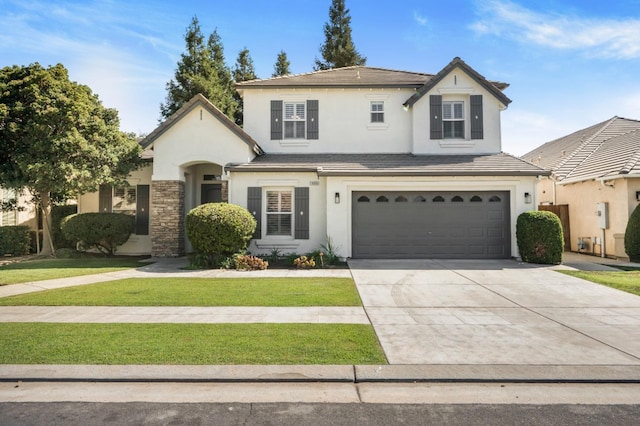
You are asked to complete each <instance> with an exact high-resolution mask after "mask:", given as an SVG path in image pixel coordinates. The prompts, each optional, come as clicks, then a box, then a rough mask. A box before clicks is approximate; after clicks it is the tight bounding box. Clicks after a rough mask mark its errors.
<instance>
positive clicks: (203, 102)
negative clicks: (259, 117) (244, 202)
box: [139, 93, 264, 155]
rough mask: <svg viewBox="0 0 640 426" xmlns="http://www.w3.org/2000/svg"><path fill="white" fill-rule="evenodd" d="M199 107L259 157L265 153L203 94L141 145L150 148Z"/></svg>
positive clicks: (166, 121)
mask: <svg viewBox="0 0 640 426" xmlns="http://www.w3.org/2000/svg"><path fill="white" fill-rule="evenodd" d="M198 105H200V106H202V107H203V108H204V109H205V110H207V111H208V112H209V113H210V114H211V115H212V116H214V117H215V118H217V119H218V120H219V121H220V122H221V123H222V124H223V125H224V126H226V127H227V128H228V129H229V130H231V131H232V132H233V133H235V135H236V136H238V137H239V138H240V140H242V141H243V142H244V143H246V144H247V145H249V147H250V148H251V149H252V150H253V151H254V152H255V153H256V154H257V155H262V154H263V153H264V151H263V150H262V148H261V147H260V145H258V143H257V142H256V141H255V140H254V139H253V138H252V137H251V136H249V134H247V133H246V132H245V131H244V130H243V129H242V128H241V127H240V126H238V125H237V124H236V123H234V122H233V120H231V119H230V118H229V117H227V116H226V115H225V114H224V113H223V112H222V111H220V110H219V109H218V107H216V106H215V105H214V104H213V103H212V102H211V101H210V100H209V99H207V98H206V97H205V96H204V95H203V94H202V93H198V94H196V95H195V96H193V97H192V98H191V99H189V101H188V102H187V103H185V104H184V105H182V106H181V107H180V108H179V109H178V110H177V111H176V112H174V113H173V114H171V116H170V117H169V118H167V119H166V120H165V121H163V122H162V123H161V124H160V125H159V126H158V127H156V128H155V130H154V131H152V132H151V133H149V134H148V135H147V136H146V137H145V138H144V139H143V140H141V141H140V142H139V143H140V145H141V146H142V148H145V149H146V148H149V147H150V146H151V145H152V144H153V143H154V142H155V141H156V140H157V139H158V138H159V137H160V136H161V135H162V134H164V133H165V132H166V131H167V130H169V129H170V128H171V127H173V126H174V125H175V124H176V123H178V122H179V121H180V120H181V119H182V118H183V117H184V116H186V115H187V114H189V113H190V112H191V111H192V110H193V109H194V108H196V107H197V106H198Z"/></svg>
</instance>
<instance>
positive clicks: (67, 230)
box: [60, 213, 135, 256]
mask: <svg viewBox="0 0 640 426" xmlns="http://www.w3.org/2000/svg"><path fill="white" fill-rule="evenodd" d="M60 226H61V229H62V232H63V233H64V236H65V238H66V239H68V240H70V241H72V242H73V243H74V244H77V245H78V248H80V249H81V250H86V249H90V248H95V249H97V250H98V251H100V252H101V253H104V254H107V255H109V256H113V255H114V254H115V251H116V248H117V247H118V246H120V245H122V244H124V243H126V242H127V240H128V239H129V236H130V235H131V234H132V233H133V231H134V230H135V218H134V217H133V216H130V215H127V214H122V213H80V214H74V215H71V216H67V217H65V218H64V219H62V222H61V224H60Z"/></svg>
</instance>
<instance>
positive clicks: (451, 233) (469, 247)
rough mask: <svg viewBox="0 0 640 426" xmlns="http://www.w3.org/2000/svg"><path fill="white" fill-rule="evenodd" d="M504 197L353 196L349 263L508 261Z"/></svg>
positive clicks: (507, 218) (501, 194)
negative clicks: (354, 260) (361, 260)
mask: <svg viewBox="0 0 640 426" xmlns="http://www.w3.org/2000/svg"><path fill="white" fill-rule="evenodd" d="M509 210H510V207H509V192H484V191H483V192H467V191H465V192H413V191H411V192H409V191H405V192H400V191H396V192H389V191H383V192H354V193H353V215H352V220H353V224H352V229H353V239H352V241H353V253H352V256H353V257H354V258H371V259H375V258H389V259H392V258H426V259H428V258H442V259H456V258H473V259H496V258H508V257H510V256H511V235H510V213H509Z"/></svg>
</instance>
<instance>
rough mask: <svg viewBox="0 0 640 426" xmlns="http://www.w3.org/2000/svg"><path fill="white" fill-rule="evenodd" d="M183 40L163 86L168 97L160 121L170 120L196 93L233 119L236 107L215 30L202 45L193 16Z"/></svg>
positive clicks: (229, 75)
mask: <svg viewBox="0 0 640 426" xmlns="http://www.w3.org/2000/svg"><path fill="white" fill-rule="evenodd" d="M184 40H185V44H186V51H185V53H183V54H182V55H181V59H180V61H179V62H178V67H177V69H176V72H175V76H174V78H173V79H171V80H170V81H169V82H168V83H167V85H166V88H167V97H166V99H165V102H164V103H163V104H161V105H160V113H161V115H162V118H163V119H167V118H169V117H170V116H171V115H172V114H174V113H175V112H176V111H177V110H179V109H180V107H182V105H184V104H185V103H187V102H188V101H189V100H190V99H191V98H192V97H194V96H195V95H197V94H198V93H202V94H203V95H204V96H205V97H206V98H207V99H209V100H210V101H211V102H212V103H213V104H214V105H215V106H216V107H218V109H220V110H221V111H222V112H223V113H224V114H226V115H227V116H228V117H231V118H232V117H233V115H234V113H235V110H236V107H237V106H236V101H235V99H234V98H233V93H234V89H233V83H232V80H231V72H230V71H229V68H228V67H227V66H226V65H225V64H224V54H223V49H222V44H221V43H220V37H219V36H218V35H217V33H216V32H215V31H214V33H213V34H212V35H211V36H210V37H209V42H208V43H207V44H206V45H205V44H204V36H203V35H202V31H201V29H200V23H199V22H198V18H197V17H195V16H194V17H193V18H192V20H191V24H190V25H189V26H188V27H187V32H186V34H185V37H184Z"/></svg>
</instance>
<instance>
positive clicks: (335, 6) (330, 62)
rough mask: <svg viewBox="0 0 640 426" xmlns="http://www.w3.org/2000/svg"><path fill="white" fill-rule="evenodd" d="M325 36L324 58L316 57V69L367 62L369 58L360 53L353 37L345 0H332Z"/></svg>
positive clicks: (322, 50)
mask: <svg viewBox="0 0 640 426" xmlns="http://www.w3.org/2000/svg"><path fill="white" fill-rule="evenodd" d="M324 36H325V42H324V44H323V45H322V46H320V54H321V55H322V59H323V60H320V59H318V58H316V60H315V66H314V69H315V70H316V71H318V70H326V69H331V68H341V67H349V66H353V65H365V64H366V62H367V58H366V57H364V56H361V55H360V53H358V51H357V50H356V48H355V46H354V44H353V39H352V38H351V16H349V9H347V8H346V7H345V0H332V3H331V7H330V8H329V22H327V23H325V24H324Z"/></svg>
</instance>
